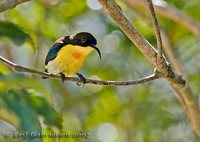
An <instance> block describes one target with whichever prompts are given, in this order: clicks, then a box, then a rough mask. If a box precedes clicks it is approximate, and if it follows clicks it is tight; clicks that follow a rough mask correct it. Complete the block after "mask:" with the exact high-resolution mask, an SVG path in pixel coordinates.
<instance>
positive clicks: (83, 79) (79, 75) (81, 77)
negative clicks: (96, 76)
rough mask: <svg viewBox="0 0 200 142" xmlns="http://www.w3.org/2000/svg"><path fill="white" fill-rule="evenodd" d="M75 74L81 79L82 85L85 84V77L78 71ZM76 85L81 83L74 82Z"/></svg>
mask: <svg viewBox="0 0 200 142" xmlns="http://www.w3.org/2000/svg"><path fill="white" fill-rule="evenodd" d="M76 75H78V77H79V79H80V80H81V81H82V84H83V86H84V85H85V83H86V79H85V77H84V76H83V75H82V74H80V73H76ZM76 84H77V85H78V86H80V85H81V83H78V82H77V83H76Z"/></svg>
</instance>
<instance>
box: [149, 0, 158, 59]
mask: <svg viewBox="0 0 200 142" xmlns="http://www.w3.org/2000/svg"><path fill="white" fill-rule="evenodd" d="M146 2H147V6H148V9H149V12H150V13H151V14H150V15H151V19H152V23H153V27H154V31H155V35H156V41H157V49H158V60H159V59H160V58H161V57H162V39H161V35H160V28H159V24H158V21H157V18H156V14H155V11H154V8H153V3H152V1H151V0H146Z"/></svg>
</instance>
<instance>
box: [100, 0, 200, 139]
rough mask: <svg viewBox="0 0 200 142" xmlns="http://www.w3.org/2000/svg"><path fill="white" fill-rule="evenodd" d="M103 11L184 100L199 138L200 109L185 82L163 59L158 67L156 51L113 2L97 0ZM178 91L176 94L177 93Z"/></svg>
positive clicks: (111, 0) (110, 0) (112, 0)
mask: <svg viewBox="0 0 200 142" xmlns="http://www.w3.org/2000/svg"><path fill="white" fill-rule="evenodd" d="M98 1H99V3H100V4H101V5H102V6H103V8H104V9H105V11H106V12H107V13H108V14H109V15H110V16H111V17H112V18H113V20H115V22H116V23H117V24H118V25H119V27H120V28H121V29H122V30H123V32H124V33H125V34H126V35H127V37H128V38H129V39H130V40H131V41H132V42H133V43H134V44H135V45H136V47H137V48H138V49H139V50H140V51H141V52H142V53H143V54H144V56H145V57H146V58H147V60H148V61H149V62H150V63H151V64H152V65H153V66H154V67H155V68H156V69H157V71H158V73H160V75H161V76H162V77H164V78H165V79H166V80H167V81H168V83H169V85H170V86H171V87H172V89H173V90H174V92H175V93H176V94H177V95H180V94H181V97H182V99H183V100H184V103H183V105H185V108H187V109H188V110H186V112H187V115H188V118H189V119H190V122H191V124H192V127H193V129H194V131H195V132H196V133H197V134H198V135H199V136H200V109H199V104H198V99H196V97H195V96H194V94H193V92H192V90H191V87H190V85H189V84H188V82H187V80H184V79H183V78H182V76H179V75H177V74H175V73H174V72H173V70H172V69H171V67H170V66H169V64H168V63H167V61H166V60H165V58H164V57H163V58H162V61H160V65H159V64H157V60H156V54H157V51H156V50H155V49H154V48H153V46H152V45H150V44H149V43H148V42H147V41H146V39H145V38H144V37H143V36H142V35H141V34H140V33H139V32H138V31H137V30H136V28H135V27H134V26H133V25H132V24H131V23H130V22H129V21H128V19H127V18H126V17H125V16H124V15H123V13H122V11H121V9H120V8H119V7H118V5H117V4H116V3H115V1H114V0H98ZM177 90H178V92H177Z"/></svg>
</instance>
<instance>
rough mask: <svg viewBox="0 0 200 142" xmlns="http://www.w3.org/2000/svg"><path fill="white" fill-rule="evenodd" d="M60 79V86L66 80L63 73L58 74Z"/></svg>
mask: <svg viewBox="0 0 200 142" xmlns="http://www.w3.org/2000/svg"><path fill="white" fill-rule="evenodd" d="M60 77H61V81H62V84H63V83H64V82H65V80H66V77H65V75H64V74H63V73H60Z"/></svg>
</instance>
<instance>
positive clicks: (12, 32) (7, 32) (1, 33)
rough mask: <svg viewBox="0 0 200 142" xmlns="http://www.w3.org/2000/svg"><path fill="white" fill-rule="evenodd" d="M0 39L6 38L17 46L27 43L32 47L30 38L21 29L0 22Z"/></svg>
mask: <svg viewBox="0 0 200 142" xmlns="http://www.w3.org/2000/svg"><path fill="white" fill-rule="evenodd" d="M0 37H8V38H10V39H11V40H12V41H13V42H15V43H16V44H17V45H20V44H23V43H24V42H26V41H28V42H29V43H30V44H31V45H32V46H33V47H34V44H33V40H32V38H31V37H30V36H29V35H28V34H27V33H26V32H24V31H23V30H22V28H20V27H19V26H17V25H16V24H14V23H11V22H7V21H1V22H0Z"/></svg>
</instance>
